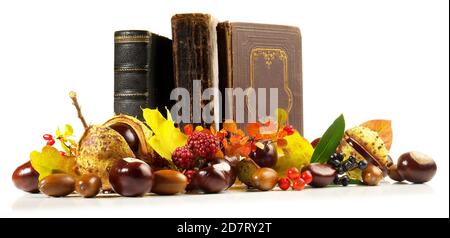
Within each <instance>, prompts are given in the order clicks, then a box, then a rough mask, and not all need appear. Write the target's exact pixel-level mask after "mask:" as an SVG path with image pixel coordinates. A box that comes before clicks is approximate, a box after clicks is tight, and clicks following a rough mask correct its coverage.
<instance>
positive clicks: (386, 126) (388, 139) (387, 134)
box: [361, 120, 393, 150]
mask: <svg viewBox="0 0 450 238" xmlns="http://www.w3.org/2000/svg"><path fill="white" fill-rule="evenodd" d="M361 126H364V127H367V128H369V129H371V130H372V131H375V132H377V133H378V135H379V136H380V138H381V139H382V140H383V141H384V145H385V146H386V148H387V149H388V150H390V149H391V145H392V134H393V133H392V125H391V121H390V120H370V121H367V122H364V123H363V124H361Z"/></svg>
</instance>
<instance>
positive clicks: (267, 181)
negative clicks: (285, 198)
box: [252, 168, 278, 191]
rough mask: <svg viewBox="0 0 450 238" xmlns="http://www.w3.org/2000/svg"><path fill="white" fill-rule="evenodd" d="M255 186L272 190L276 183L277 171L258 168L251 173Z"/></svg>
mask: <svg viewBox="0 0 450 238" xmlns="http://www.w3.org/2000/svg"><path fill="white" fill-rule="evenodd" d="M252 181H253V184H254V185H255V187H256V188H257V189H259V190H261V191H269V190H272V189H273V188H274V187H275V185H277V183H278V173H277V171H275V170H273V169H271V168H259V169H257V170H256V172H255V173H253V175H252Z"/></svg>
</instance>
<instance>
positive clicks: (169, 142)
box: [143, 108, 187, 160]
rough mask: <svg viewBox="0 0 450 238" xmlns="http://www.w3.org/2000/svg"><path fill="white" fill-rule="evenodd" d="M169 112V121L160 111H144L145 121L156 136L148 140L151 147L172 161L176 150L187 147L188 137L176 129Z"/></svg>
mask: <svg viewBox="0 0 450 238" xmlns="http://www.w3.org/2000/svg"><path fill="white" fill-rule="evenodd" d="M166 110H167V115H168V116H167V119H166V118H164V116H163V115H162V114H161V113H160V112H159V111H158V109H148V108H146V109H143V114H144V119H145V122H146V123H147V125H148V126H149V127H150V129H151V130H152V131H153V133H154V135H153V136H152V137H151V138H150V139H148V143H149V144H150V146H151V147H152V148H153V149H154V150H155V151H156V152H157V153H158V154H159V155H161V156H162V157H163V158H165V159H167V160H172V153H173V152H174V151H175V149H176V148H178V147H180V146H184V145H186V142H187V136H186V135H185V134H183V133H182V132H181V131H180V129H179V128H176V127H175V125H174V122H173V120H172V117H171V116H170V111H169V110H168V109H167V108H166Z"/></svg>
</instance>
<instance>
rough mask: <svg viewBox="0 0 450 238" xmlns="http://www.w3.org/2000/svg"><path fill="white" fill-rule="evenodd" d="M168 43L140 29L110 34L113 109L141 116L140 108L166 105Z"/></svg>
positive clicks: (169, 63) (169, 85) (169, 77)
mask: <svg viewBox="0 0 450 238" xmlns="http://www.w3.org/2000/svg"><path fill="white" fill-rule="evenodd" d="M171 55H172V42H171V40H170V39H168V38H165V37H163V36H159V35H157V34H153V33H150V32H148V31H142V30H125V31H117V32H115V34H114V112H115V113H116V114H126V115H130V116H135V117H137V118H139V119H141V120H142V119H143V118H142V108H148V107H150V108H156V107H158V108H160V109H164V107H165V106H167V107H170V97H169V94H170V91H171V90H172V89H173V87H174V86H173V69H172V57H171Z"/></svg>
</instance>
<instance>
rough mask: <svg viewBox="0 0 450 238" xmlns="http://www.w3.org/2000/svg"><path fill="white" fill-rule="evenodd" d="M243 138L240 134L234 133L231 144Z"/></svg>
mask: <svg viewBox="0 0 450 238" xmlns="http://www.w3.org/2000/svg"><path fill="white" fill-rule="evenodd" d="M241 138H242V137H241V136H239V135H233V136H231V137H230V142H231V144H237V143H239V142H240V141H241Z"/></svg>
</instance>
